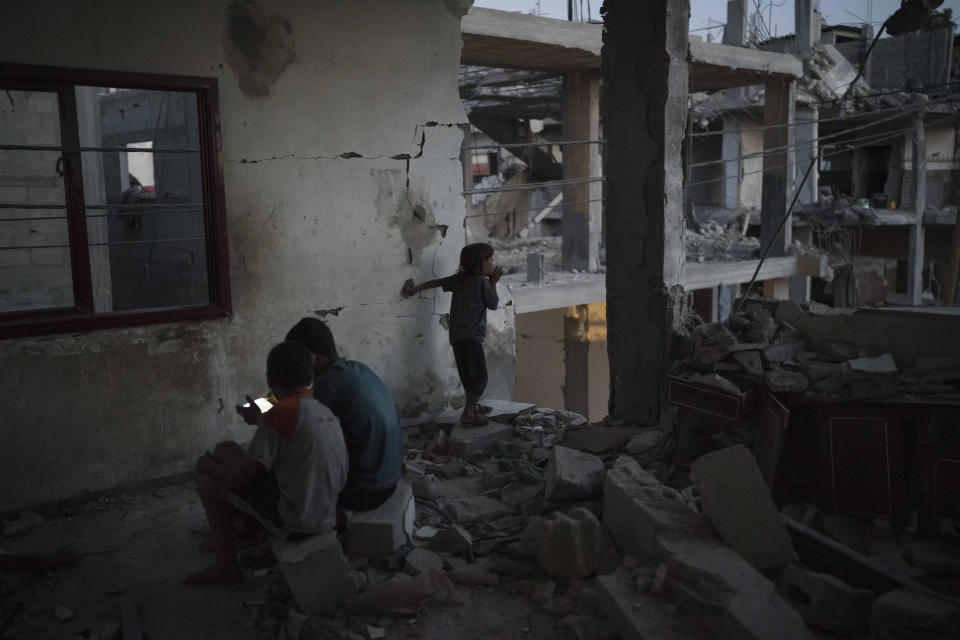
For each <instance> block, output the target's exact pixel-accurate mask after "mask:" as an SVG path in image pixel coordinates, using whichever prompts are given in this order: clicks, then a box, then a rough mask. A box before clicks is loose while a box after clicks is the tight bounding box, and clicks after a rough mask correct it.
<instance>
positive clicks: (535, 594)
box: [530, 580, 557, 604]
mask: <svg viewBox="0 0 960 640" xmlns="http://www.w3.org/2000/svg"><path fill="white" fill-rule="evenodd" d="M556 591H557V583H556V582H554V581H553V580H547V581H546V582H540V583H537V585H536V586H535V587H534V588H533V589H532V590H531V591H530V598H531V599H532V600H533V601H534V602H536V603H537V604H546V603H547V602H550V600H553V594H554V593H556Z"/></svg>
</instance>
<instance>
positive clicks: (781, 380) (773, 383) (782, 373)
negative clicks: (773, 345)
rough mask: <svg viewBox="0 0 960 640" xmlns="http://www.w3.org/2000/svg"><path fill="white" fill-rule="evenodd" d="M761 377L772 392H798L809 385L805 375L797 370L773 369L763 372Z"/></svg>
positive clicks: (804, 389)
mask: <svg viewBox="0 0 960 640" xmlns="http://www.w3.org/2000/svg"><path fill="white" fill-rule="evenodd" d="M763 379H764V380H765V381H766V383H767V388H769V389H770V391H773V392H774V393H798V392H800V391H806V390H807V387H809V386H810V381H809V380H807V376H805V375H803V374H802V373H799V372H797V371H787V370H785V369H773V370H771V371H767V373H766V374H764V376H763Z"/></svg>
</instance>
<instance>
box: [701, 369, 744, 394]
mask: <svg viewBox="0 0 960 640" xmlns="http://www.w3.org/2000/svg"><path fill="white" fill-rule="evenodd" d="M690 382H695V383H697V384H704V385H707V386H709V387H714V388H716V389H720V390H721V391H726V392H727V393H732V394H734V395H740V394H741V393H742V392H741V391H740V387H738V386H737V385H735V384H734V383H733V382H731V381H730V380H727V379H726V378H724V377H723V376H721V375H719V374H716V373H707V374H703V373H695V374H693V375H692V376H690Z"/></svg>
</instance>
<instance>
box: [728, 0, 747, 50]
mask: <svg viewBox="0 0 960 640" xmlns="http://www.w3.org/2000/svg"><path fill="white" fill-rule="evenodd" d="M746 43H747V0H730V1H729V2H727V24H725V25H723V44H732V45H737V46H743V45H745V44H746Z"/></svg>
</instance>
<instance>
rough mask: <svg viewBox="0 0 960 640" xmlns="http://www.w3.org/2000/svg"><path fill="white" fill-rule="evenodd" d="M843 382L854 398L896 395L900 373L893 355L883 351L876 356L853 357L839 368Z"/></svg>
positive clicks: (898, 388)
mask: <svg viewBox="0 0 960 640" xmlns="http://www.w3.org/2000/svg"><path fill="white" fill-rule="evenodd" d="M840 373H841V376H842V378H843V384H844V385H846V386H849V387H850V395H851V396H852V397H854V398H880V397H888V396H893V395H896V394H897V393H898V392H899V390H900V375H899V374H898V373H897V364H896V362H894V360H893V356H892V355H891V354H889V353H885V354H883V355H882V356H877V357H876V358H854V359H852V360H848V361H847V362H846V363H844V365H843V366H842V367H841V369H840Z"/></svg>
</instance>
